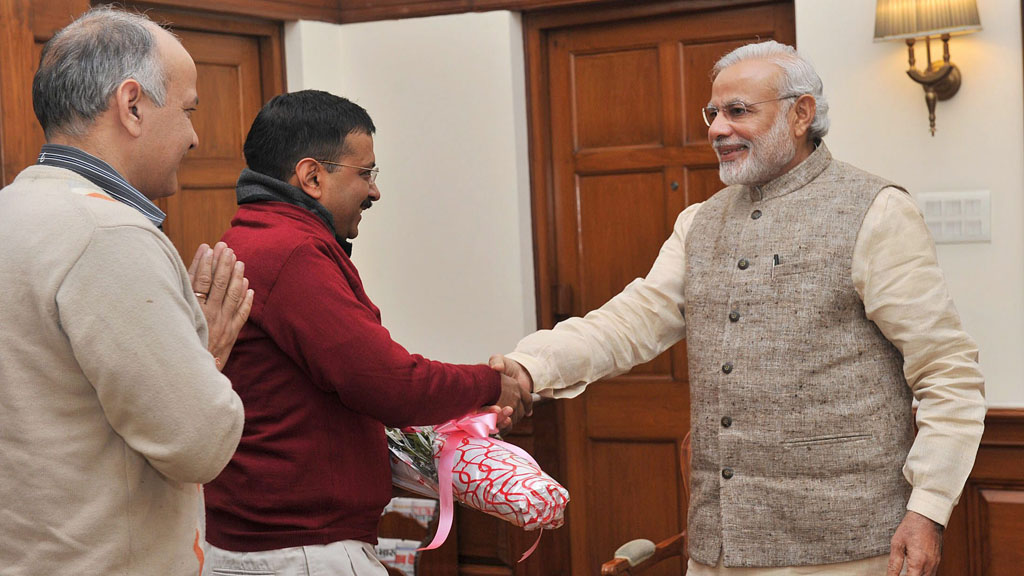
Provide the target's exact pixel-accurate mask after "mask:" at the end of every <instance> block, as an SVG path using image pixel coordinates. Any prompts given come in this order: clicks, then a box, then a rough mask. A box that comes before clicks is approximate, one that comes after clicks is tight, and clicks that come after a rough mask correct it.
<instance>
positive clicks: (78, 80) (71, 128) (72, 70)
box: [32, 6, 167, 137]
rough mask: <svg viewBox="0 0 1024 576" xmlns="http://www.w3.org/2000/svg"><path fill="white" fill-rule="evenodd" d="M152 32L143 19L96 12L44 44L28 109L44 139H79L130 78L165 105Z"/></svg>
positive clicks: (107, 9)
mask: <svg viewBox="0 0 1024 576" xmlns="http://www.w3.org/2000/svg"><path fill="white" fill-rule="evenodd" d="M153 27H154V24H153V22H152V21H151V20H150V19H149V18H146V17H145V16H142V15H139V14H132V13H129V12H123V11H121V10H115V9H113V8H110V7H109V6H100V7H96V8H93V9H92V10H89V11H88V12H86V13H85V14H83V15H82V16H81V17H79V18H78V19H77V20H75V21H74V22H72V23H71V24H68V25H67V26H66V27H65V28H63V29H62V30H60V31H59V32H57V34H55V35H54V37H53V38H51V39H50V41H49V42H47V43H46V46H45V47H44V48H43V53H42V56H41V57H40V58H39V70H38V71H37V72H36V75H35V78H33V81H32V107H33V108H34V109H35V113H36V118H38V119H39V124H40V125H42V127H43V131H44V132H45V133H46V136H47V137H49V136H51V135H52V134H68V135H76V136H81V135H82V134H84V132H85V130H86V129H87V128H88V127H89V125H90V124H92V122H93V121H94V120H95V119H96V118H97V117H98V116H99V115H100V114H102V113H103V112H105V111H106V110H107V107H108V106H109V105H110V98H111V97H112V96H113V95H114V92H115V91H116V90H117V87H118V86H120V85H121V83H122V82H124V81H125V80H128V79H129V78H132V79H134V80H135V81H137V82H138V83H139V85H140V86H141V87H142V91H143V92H144V93H145V94H146V95H148V96H149V98H150V99H151V100H152V101H153V103H154V104H156V105H157V106H158V107H160V106H163V105H164V99H165V98H166V96H167V75H166V72H165V71H164V66H163V62H161V60H160V56H159V55H158V54H157V51H156V37H155V35H154V33H153V32H154V28H153Z"/></svg>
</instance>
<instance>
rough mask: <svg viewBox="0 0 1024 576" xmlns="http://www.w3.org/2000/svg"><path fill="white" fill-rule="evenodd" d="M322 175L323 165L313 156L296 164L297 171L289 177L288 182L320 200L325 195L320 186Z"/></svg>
mask: <svg viewBox="0 0 1024 576" xmlns="http://www.w3.org/2000/svg"><path fill="white" fill-rule="evenodd" d="M321 176H323V166H321V165H320V163H319V162H317V161H316V160H313V159H312V158H303V159H302V160H299V161H298V163H296V164H295V172H294V173H293V174H292V177H291V178H289V179H288V180H289V181H288V183H289V184H291V185H292V186H295V187H296V188H299V189H301V190H302V191H303V192H305V193H306V195H307V196H309V197H310V198H313V199H314V200H319V199H320V197H321V196H323V189H322V188H321V187H320V177H321Z"/></svg>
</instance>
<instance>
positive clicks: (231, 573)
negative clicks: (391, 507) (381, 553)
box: [203, 540, 387, 576]
mask: <svg viewBox="0 0 1024 576" xmlns="http://www.w3.org/2000/svg"><path fill="white" fill-rule="evenodd" d="M203 576H387V570H385V569H384V565H383V564H381V563H380V560H378V559H377V556H376V555H375V554H374V553H373V546H372V545H371V544H367V543H366V542H358V541H356V540H342V541H341V542H332V543H330V544H325V545H322V546H299V547H295V548H282V549H280V550H266V551H263V552H231V551H229V550H221V549H220V548H217V547H216V546H213V545H212V544H207V545H206V562H205V564H204V566H203Z"/></svg>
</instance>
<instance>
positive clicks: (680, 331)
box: [492, 41, 985, 576]
mask: <svg viewBox="0 0 1024 576" xmlns="http://www.w3.org/2000/svg"><path fill="white" fill-rule="evenodd" d="M713 74H714V81H713V84H712V89H711V101H710V102H708V103H707V105H706V106H705V108H704V110H703V113H704V118H705V121H706V122H707V124H708V139H709V140H710V141H711V144H712V145H713V147H714V149H715V151H716V153H717V154H718V159H719V176H720V177H721V179H722V181H723V182H724V183H725V184H727V185H728V187H727V188H725V189H723V190H721V191H719V192H718V193H716V194H715V195H714V196H713V197H711V198H710V199H709V200H707V201H706V202H703V203H699V204H694V205H691V206H689V207H687V209H686V210H684V211H683V212H682V214H680V215H679V218H678V219H677V220H676V224H675V228H674V230H673V233H672V236H671V237H670V238H669V239H668V240H667V241H666V242H665V244H664V245H663V247H662V249H661V253H660V254H659V255H658V258H657V260H656V261H655V263H654V266H653V267H652V268H651V271H650V273H649V274H648V275H647V277H646V278H643V279H637V280H636V281H634V282H633V283H631V284H630V285H629V286H627V287H626V289H625V290H624V291H623V292H622V293H620V294H619V295H617V296H615V297H614V298H613V299H612V300H610V301H609V302H608V303H606V304H605V305H604V306H602V307H601V308H600V309H598V310H595V311H593V312H591V313H589V314H587V315H586V317H584V318H573V319H570V320H568V321H566V322H562V323H560V324H559V325H557V326H555V328H554V329H553V330H546V331H541V332H538V333H536V334H532V335H530V336H527V337H526V338H524V339H523V340H522V341H521V342H520V343H519V345H518V346H517V347H516V351H515V352H514V353H512V354H509V356H508V358H502V357H500V356H498V357H495V358H494V359H492V365H493V366H494V367H496V368H499V369H503V370H504V371H505V372H506V374H508V375H510V376H517V377H519V378H521V382H522V383H523V384H524V385H530V384H532V386H533V390H534V391H536V392H539V393H540V394H541V395H543V396H553V397H572V396H575V395H577V394H580V393H581V392H582V391H583V389H584V388H585V387H586V386H587V384H589V383H590V382H593V381H595V380H598V379H600V378H603V377H606V376H610V375H616V374H621V373H623V372H626V371H627V370H629V369H630V368H632V367H633V366H635V365H637V364H640V363H643V362H646V361H648V360H651V359H653V358H654V357H656V356H657V355H658V354H660V353H661V352H663V351H664V350H666V349H667V348H668V347H669V346H671V345H672V344H675V343H676V342H678V341H679V340H680V339H682V338H683V337H685V338H686V348H687V354H688V358H687V361H688V367H689V387H690V409H691V419H690V421H691V425H692V428H691V438H692V449H693V461H692V467H691V470H692V472H691V478H690V479H691V486H692V491H691V496H690V506H689V514H688V536H689V556H690V561H689V566H688V570H687V574H688V575H690V576H709V575H712V576H755V575H756V576H793V575H796V574H818V575H827V576H882V575H883V574H884V575H887V576H897V575H898V574H900V571H901V569H905V570H906V574H907V575H908V576H933V575H934V574H935V572H936V570H937V566H938V563H939V557H940V551H941V545H942V527H943V526H944V525H945V524H946V522H947V521H948V519H949V516H950V513H951V511H952V509H953V506H954V505H955V504H956V501H957V499H958V497H959V495H960V492H961V490H962V489H963V486H964V482H965V481H966V479H967V476H968V474H969V473H970V470H971V466H972V465H973V463H974V457H975V454H976V452H977V448H978V443H979V441H980V438H981V434H982V429H983V420H984V416H985V400H984V395H983V391H984V380H983V378H982V375H981V372H980V370H979V367H978V362H977V360H978V350H977V346H976V344H975V343H974V341H973V340H972V339H971V338H970V336H968V335H967V333H966V332H964V330H963V327H962V326H961V323H960V318H959V316H958V315H957V311H956V308H955V307H954V306H953V302H952V300H951V299H950V297H949V294H948V292H947V290H946V287H945V283H944V280H943V276H942V271H941V269H940V268H939V266H938V262H937V261H936V256H935V247H934V245H933V243H932V239H931V236H930V235H929V233H928V228H927V226H926V225H925V223H924V220H923V218H922V217H921V214H920V213H919V211H918V210H917V207H916V206H915V204H914V201H913V199H912V198H911V197H910V196H909V195H908V194H907V193H906V192H905V191H904V190H903V189H902V188H900V187H898V186H895V185H893V184H892V183H890V182H887V181H885V180H883V179H882V178H879V177H877V176H874V175H872V174H869V173H867V172H864V171H862V170H859V169H857V168H855V167H853V166H850V165H849V164H846V163H843V162H841V161H839V160H836V159H833V158H832V156H831V154H830V153H829V150H828V147H827V146H826V145H825V142H824V140H823V138H824V137H825V135H826V133H827V132H828V114H827V113H828V105H827V102H826V100H825V97H824V94H823V93H822V83H821V80H820V79H819V78H818V75H817V74H816V73H815V72H814V69H813V68H812V67H811V65H810V64H809V63H808V62H807V61H806V60H804V59H803V58H802V57H801V56H800V55H799V54H797V53H796V52H795V51H794V50H793V49H792V48H790V47H788V46H784V45H781V44H778V43H776V42H771V41H769V42H763V43H759V44H751V45H747V46H743V47H740V48H738V49H736V50H735V51H733V52H731V53H729V54H727V55H726V56H725V57H723V58H722V59H721V60H719V62H718V63H717V64H716V65H715V68H714V72H713ZM914 399H917V400H918V402H919V404H918V410H917V422H916V423H917V428H918V433H917V435H916V437H915V435H914V420H913V415H912V410H911V403H912V401H913V400H914ZM682 418H683V417H682V415H680V419H682Z"/></svg>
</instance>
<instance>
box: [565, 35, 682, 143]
mask: <svg viewBox="0 0 1024 576" xmlns="http://www.w3.org/2000/svg"><path fill="white" fill-rule="evenodd" d="M659 70H660V63H659V58H658V47H657V46H651V47H648V48H645V49H641V50H624V51H617V52H604V53H595V54H575V55H573V57H572V64H571V71H572V72H571V73H572V85H573V88H574V90H573V96H574V98H573V103H574V104H575V110H574V114H573V118H574V120H575V122H574V125H573V128H574V132H575V134H576V149H577V150H586V149H591V148H608V147H614V146H643V145H660V144H661V143H662V136H661V134H662V117H661V110H662V104H661V97H662V90H661V86H660V74H659Z"/></svg>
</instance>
